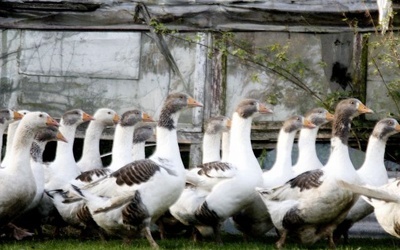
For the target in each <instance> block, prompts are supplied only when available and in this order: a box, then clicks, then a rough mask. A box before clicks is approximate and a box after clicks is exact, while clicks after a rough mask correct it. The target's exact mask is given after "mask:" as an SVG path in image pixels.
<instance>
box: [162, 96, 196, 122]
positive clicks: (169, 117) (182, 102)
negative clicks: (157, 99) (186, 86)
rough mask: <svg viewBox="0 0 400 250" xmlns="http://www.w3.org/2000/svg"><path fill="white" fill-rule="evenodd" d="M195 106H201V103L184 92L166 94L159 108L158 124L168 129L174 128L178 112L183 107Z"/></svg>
mask: <svg viewBox="0 0 400 250" xmlns="http://www.w3.org/2000/svg"><path fill="white" fill-rule="evenodd" d="M195 107H203V104H201V103H200V102H198V101H196V100H195V99H193V97H190V96H189V95H187V94H185V93H173V94H170V95H168V97H167V99H166V100H165V101H164V105H163V108H162V109H161V114H160V119H159V121H158V126H159V127H164V128H167V129H168V130H172V129H175V126H176V123H177V122H178V117H179V113H180V112H181V111H182V110H184V109H187V108H195Z"/></svg>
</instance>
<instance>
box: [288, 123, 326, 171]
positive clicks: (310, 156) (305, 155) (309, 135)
mask: <svg viewBox="0 0 400 250" xmlns="http://www.w3.org/2000/svg"><path fill="white" fill-rule="evenodd" d="M317 134H318V128H314V129H308V128H302V129H301V130H300V136H299V142H298V148H299V157H298V159H297V162H296V165H295V166H294V167H295V169H296V171H300V172H305V171H308V170H312V169H318V168H321V167H322V166H323V165H322V163H321V161H320V160H319V158H318V156H317V149H316V147H315V141H316V138H317Z"/></svg>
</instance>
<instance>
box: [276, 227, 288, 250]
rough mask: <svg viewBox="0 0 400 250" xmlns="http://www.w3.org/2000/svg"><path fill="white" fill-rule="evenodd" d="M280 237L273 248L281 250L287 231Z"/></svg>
mask: <svg viewBox="0 0 400 250" xmlns="http://www.w3.org/2000/svg"><path fill="white" fill-rule="evenodd" d="M280 235H281V237H280V238H279V240H278V241H277V242H276V243H275V246H276V248H277V249H282V248H283V246H284V245H285V241H286V236H287V231H286V230H284V231H283V232H282V233H281V234H280Z"/></svg>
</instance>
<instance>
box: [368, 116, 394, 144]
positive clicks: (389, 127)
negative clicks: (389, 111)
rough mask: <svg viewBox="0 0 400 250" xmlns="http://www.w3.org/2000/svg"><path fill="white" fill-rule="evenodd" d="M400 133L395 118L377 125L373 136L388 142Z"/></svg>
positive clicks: (381, 121)
mask: <svg viewBox="0 0 400 250" xmlns="http://www.w3.org/2000/svg"><path fill="white" fill-rule="evenodd" d="M399 132H400V125H399V123H398V122H397V121H396V120H395V119H393V118H385V119H382V120H380V121H379V122H377V123H376V125H375V127H374V130H373V131H372V136H375V137H376V138H378V139H380V140H383V141H386V140H387V139H388V138H389V137H390V136H392V135H394V134H396V133H399Z"/></svg>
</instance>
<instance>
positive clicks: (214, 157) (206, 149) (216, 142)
mask: <svg viewBox="0 0 400 250" xmlns="http://www.w3.org/2000/svg"><path fill="white" fill-rule="evenodd" d="M220 150H221V133H217V134H209V133H204V138H203V164H204V163H207V162H212V161H220V160H221V156H220Z"/></svg>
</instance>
